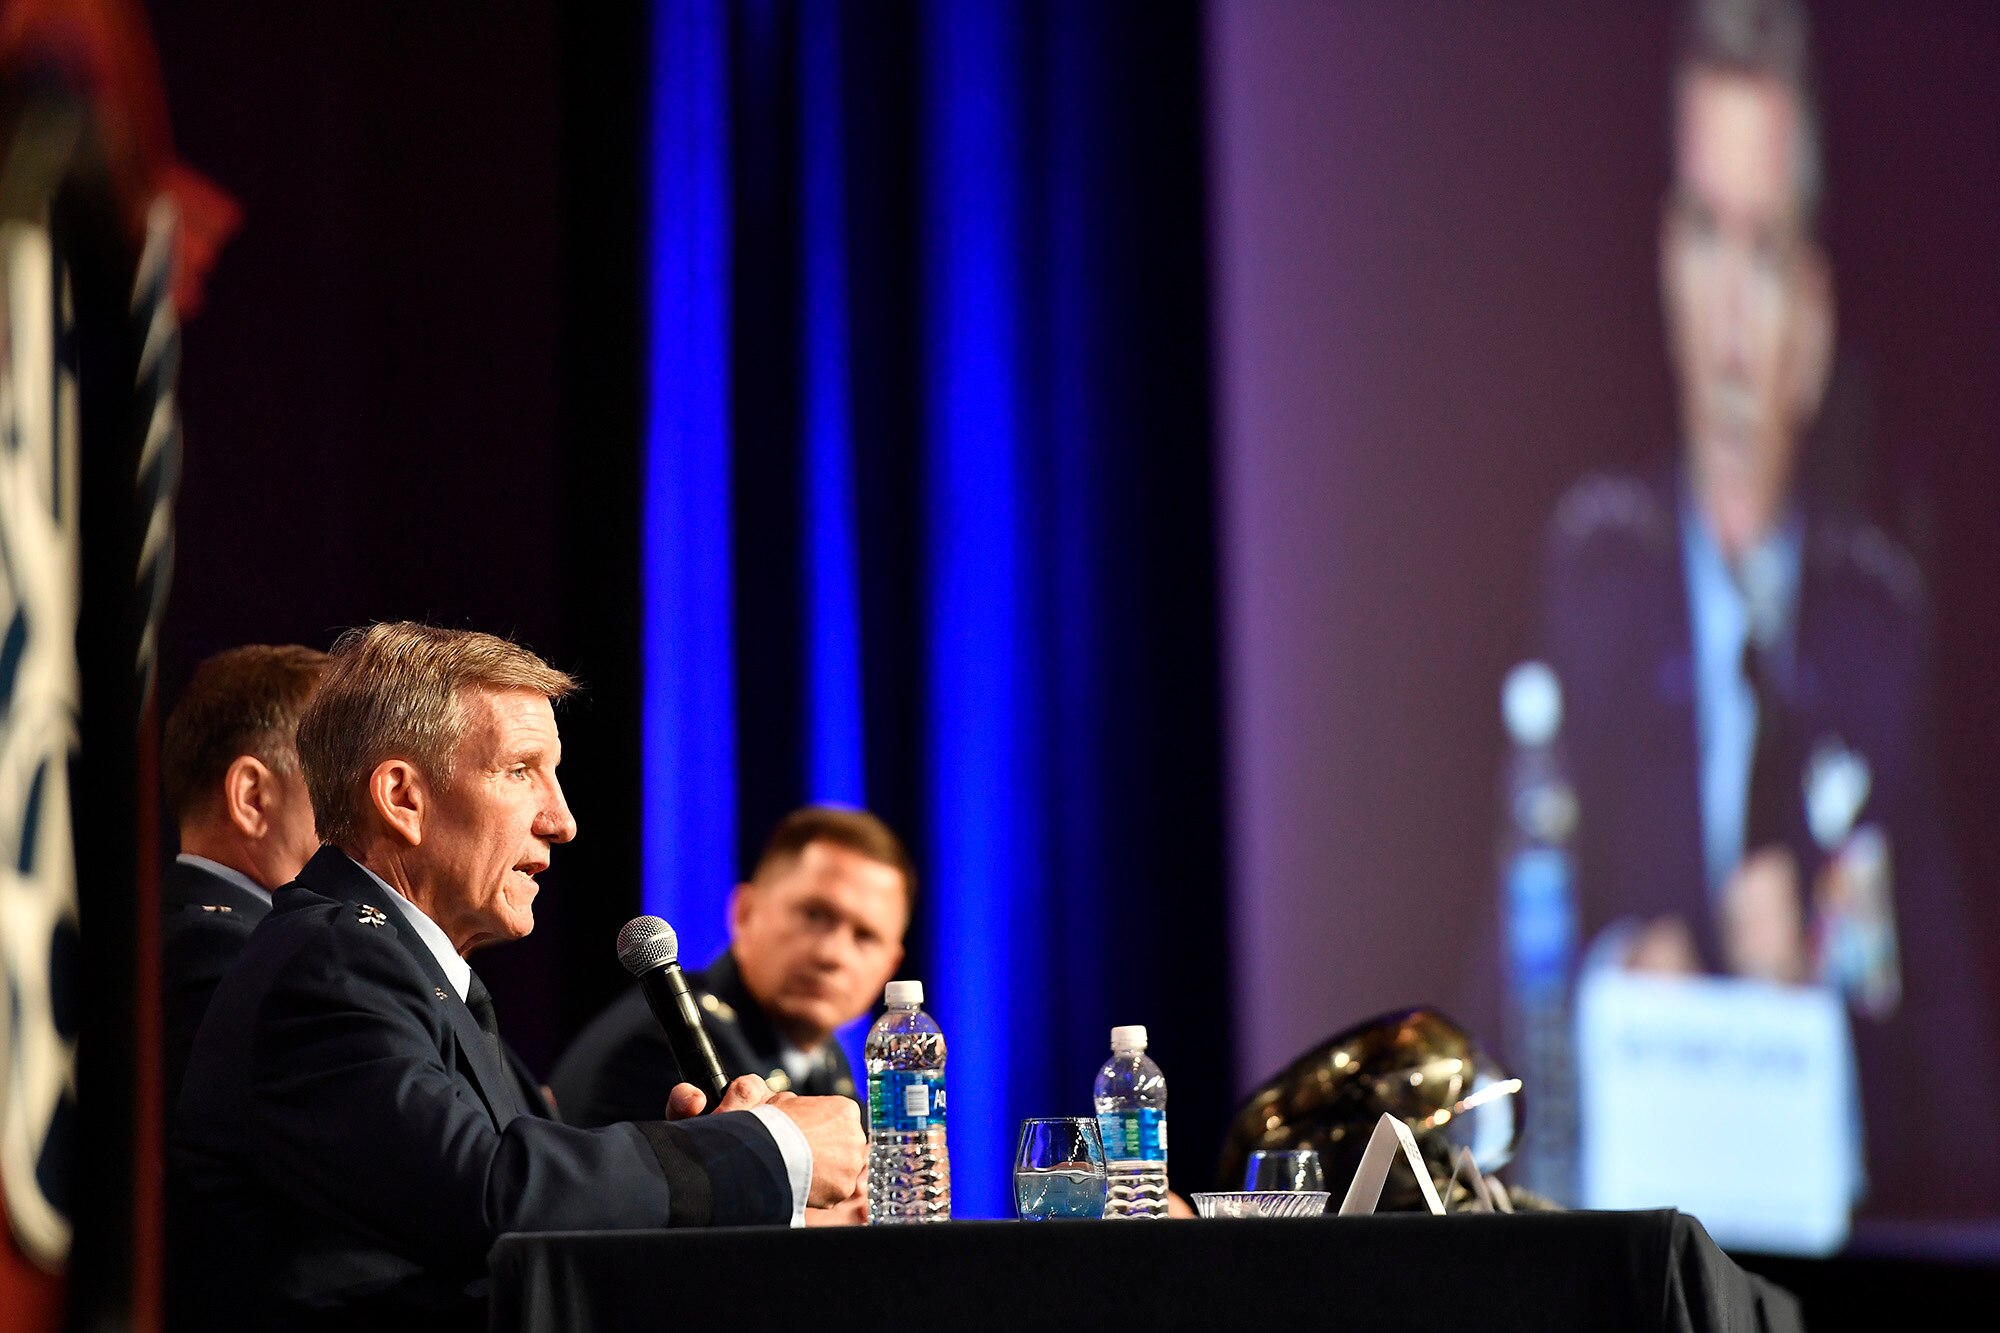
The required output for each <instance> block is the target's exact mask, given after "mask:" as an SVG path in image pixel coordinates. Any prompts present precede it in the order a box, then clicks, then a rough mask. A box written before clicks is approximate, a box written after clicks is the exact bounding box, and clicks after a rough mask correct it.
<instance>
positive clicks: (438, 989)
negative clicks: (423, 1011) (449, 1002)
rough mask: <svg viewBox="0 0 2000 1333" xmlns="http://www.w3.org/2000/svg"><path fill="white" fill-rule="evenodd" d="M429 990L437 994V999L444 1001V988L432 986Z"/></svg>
mask: <svg viewBox="0 0 2000 1333" xmlns="http://www.w3.org/2000/svg"><path fill="white" fill-rule="evenodd" d="M431 989H432V990H433V991H435V992H437V997H438V998H439V999H440V1000H442V999H444V998H445V993H444V987H442V986H433V987H431Z"/></svg>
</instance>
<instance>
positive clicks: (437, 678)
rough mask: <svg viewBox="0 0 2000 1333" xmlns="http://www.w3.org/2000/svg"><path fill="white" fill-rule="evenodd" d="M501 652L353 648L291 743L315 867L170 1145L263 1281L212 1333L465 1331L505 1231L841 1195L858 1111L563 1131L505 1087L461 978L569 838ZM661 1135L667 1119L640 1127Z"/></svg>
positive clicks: (243, 963)
mask: <svg viewBox="0 0 2000 1333" xmlns="http://www.w3.org/2000/svg"><path fill="white" fill-rule="evenodd" d="M573 688H574V682H573V681H571V680H570V678H569V677H568V676H566V675H564V674H563V673H562V672H560V671H556V670H555V669H553V668H551V667H550V666H549V665H548V664H547V663H545V662H543V661H542V660H541V659H540V658H538V657H536V656H535V655H534V654H532V653H530V652H528V651H526V650H525V649H522V648H520V647H518V646H516V645H514V644H512V643H509V642H507V641H506V640H504V639H498V638H494V637H493V636H491V635H486V634H477V633H473V632H470V631H463V630H445V629H437V628H433V627H430V626H425V625H415V624H408V623H398V624H384V625H375V626H372V627H370V628H368V629H366V630H357V631H350V632H349V633H348V634H346V635H343V636H342V638H341V639H340V641H339V642H338V643H336V644H335V645H334V649H333V654H332V665H331V666H330V668H329V669H328V671H327V674H326V678H325V680H324V681H323V682H322V683H321V686H320V688H319V690H318V692H317V693H316V694H315V695H314V697H313V700H312V703H311V704H310V705H309V706H308V708H307V710H306V714H305V716H304V717H303V718H302V719H301V721H300V724H299V753H300V758H301V760H302V762H303V764H304V767H305V774H306V784H307V788H308V790H309V791H310V793H311V795H312V802H313V810H314V814H315V816H316V817H317V820H318V824H319V831H320V835H321V837H322V839H323V840H324V841H325V842H326V843H327V846H325V847H324V848H322V849H321V851H320V852H319V854H318V855H316V856H315V857H314V858H313V859H312V860H311V861H310V862H309V863H307V865H306V868H305V869H304V871H302V872H301V873H300V875H299V878H298V880H297V881H296V882H295V883H294V884H293V885H291V886H290V887H289V888H287V889H286V890H285V891H284V892H283V893H282V894H280V895H279V901H278V905H277V907H276V908H275V909H274V910H273V912H272V913H271V915H270V917H268V918H267V919H266V922H265V924H264V926H263V927H262V928H260V929H259V930H258V932H257V934H256V936H255V937H254V938H253V939H252V940H251V942H250V945H249V947H248V948H247V949H246V950H245V951H244V953H243V956H242V957H241V958H240V959H239V961H238V963H237V965H236V967H235V968H234V969H232V971H231V972H230V974H229V976H228V977H227V978H225V979H224V981H223V983H222V986H221V987H220V988H219V990H218V991H217V993H216V999H215V1003H214V1004H213V1005H212V1006H211V1008H210V1012H209V1016H208V1018H207V1019H206V1020H205V1021H204V1022H203V1025H202V1030H201V1033H200V1036H199V1037H198V1038H197V1039H196V1042H195V1050H194V1056H193V1060H192V1062H191V1063H190V1065H189V1069H188V1074H187V1083H186V1088H185V1091H184V1093H183V1096H182V1101H181V1111H180V1117H179V1121H178V1124H177V1127H176V1133H175V1139H174V1155H173V1162H174V1167H175V1170H176V1173H177V1177H178V1185H179V1187H180V1188H181V1189H183V1190H185V1191H186V1192H187V1195H188V1196H189V1198H190V1199H191V1200H192V1201H193V1203H194V1205H195V1206H196V1208H197V1215H198V1216H199V1217H200V1218H201V1220H202V1223H203V1225H204V1227H205V1234H206V1237H207V1239H208V1241H209V1242H210V1243H212V1244H219V1245H221V1246H222V1247H223V1248H224V1251H225V1252H227V1253H229V1254H230V1255H231V1256H232V1266H236V1265H237V1264H238V1261H244V1260H247V1261H248V1262H242V1263H240V1270H239V1271H243V1272H248V1273H252V1274H255V1275H257V1277H256V1281H257V1282H258V1284H259V1285H258V1287H257V1289H256V1290H255V1291H253V1292H248V1293H238V1292H227V1293H225V1294H226V1295H227V1296H228V1297H229V1299H228V1301H227V1302H226V1304H227V1305H228V1306H229V1307H230V1308H225V1309H217V1310H211V1311H207V1312H205V1314H206V1318H207V1320H208V1323H209V1325H210V1326H214V1327H243V1326H255V1327H263V1326H283V1327H296V1326H301V1325H304V1324H308V1323H311V1322H313V1321H315V1320H317V1321H322V1322H324V1321H328V1320H331V1321H333V1322H337V1323H340V1324H342V1325H343V1326H346V1325H354V1326H360V1325H361V1324H362V1323H367V1324H370V1325H380V1324H384V1323H403V1322H411V1321H412V1320H413V1318H417V1317H421V1318H422V1319H424V1320H426V1321H429V1322H430V1323H432V1325H433V1326H434V1325H435V1323H436V1322H437V1321H438V1318H439V1317H440V1316H441V1317H442V1319H443V1322H447V1323H450V1322H456V1321H460V1320H464V1319H466V1318H468V1317H476V1313H477V1305H478V1302H479V1299H480V1293H481V1291H482V1284H483V1279H484V1276H485V1256H486V1252H487V1250H488V1248H489V1247H490V1246H491V1245H492V1243H493V1241H494V1240H495V1238H497V1237H498V1236H499V1235H500V1234H501V1233H502V1232H506V1231H562V1230H588V1229H617V1228H646V1227H660V1226H667V1225H676V1226H682V1225H694V1226H700V1225H710V1224H728V1223H758V1222H765V1223H783V1222H787V1221H790V1222H793V1223H797V1222H799V1221H801V1220H802V1219H803V1210H804V1208H805V1207H806V1206H807V1204H809V1203H810V1204H814V1205H830V1204H835V1203H841V1202H844V1201H845V1200H847V1199H849V1198H850V1197H852V1195H853V1193H854V1191H855V1188H856V1185H857V1183H858V1181H859V1178H860V1175H861V1170H862V1166H863V1162H864V1157H865V1140H864V1138H863V1136H862V1133H861V1127H860V1118H859V1115H858V1113H857V1112H856V1110H855V1106H854V1103H853V1102H851V1101H849V1100H848V1099H846V1098H837V1097H797V1096H794V1095H791V1094H785V1093H780V1094H773V1093H771V1092H770V1090H769V1089H768V1088H767V1087H765V1086H764V1085H763V1083H762V1082H761V1081H760V1080H754V1079H741V1080H738V1081H737V1083H736V1084H734V1085H732V1086H731V1089H730V1092H729V1094H728V1095H727V1096H726V1097H725V1099H724V1104H723V1106H722V1108H720V1109H719V1112H718V1114H715V1115H712V1116H708V1117H705V1118H702V1119H700V1120H693V1119H688V1118H686V1117H687V1116H689V1115H691V1114H692V1113H693V1112H695V1111H698V1110H699V1109H700V1107H701V1103H702V1098H701V1094H700V1093H698V1092H696V1091H695V1090H694V1089H693V1088H691V1087H686V1086H685V1085H684V1086H682V1087H680V1088H676V1089H675V1090H674V1093H673V1097H672V1099H671V1104H672V1105H673V1106H674V1108H675V1111H676V1112H677V1113H678V1117H679V1122H678V1123H668V1121H667V1120H665V1119H661V1120H653V1121H645V1122H635V1123H631V1124H623V1125H614V1126H610V1127H608V1128H604V1129H580V1128H576V1127H573V1126H567V1125H562V1124H559V1123H557V1122H556V1121H555V1120H553V1119H552V1118H550V1117H549V1116H548V1113H547V1108H546V1106H544V1105H543V1104H542V1103H541V1102H540V1099H539V1098H536V1097H534V1096H532V1095H531V1094H530V1093H529V1092H528V1091H527V1090H526V1089H524V1088H522V1086H521V1085H520V1082H519V1080H518V1079H516V1078H514V1077H513V1076H512V1075H511V1073H510V1071H509V1069H508V1067H507V1062H506V1059H505V1056H504V1053H503V1048H502V1046H501V1044H500V1040H499V1029H498V1024H497V1021H496V1020H495V1017H494V1015H493V1008H492V998H491V996H490V995H489V994H488V993H487V991H486V988H485V987H484V986H483V985H482V984H481V983H480V981H479V979H478V977H477V976H475V975H474V974H473V973H472V970H471V968H470V967H469V966H468V965H467V964H466V962H465V955H466V954H468V953H470V952H471V951H472V950H474V949H477V948H479V947H481V946H483V945H486V944H491V943H496V942H499V941H503V940H510V939H519V938H520V937H522V936H524V935H526V934H527V933H528V932H529V931H530V930H532V929H533V928H534V900H535V895H536V892H537V886H536V883H535V876H536V875H537V874H539V873H540V872H541V871H542V870H543V869H545V868H546V867H547V866H548V863H549V857H550V853H551V851H552V849H553V848H554V846H555V845H556V844H557V843H563V842H568V841H569V840H570V839H571V838H572V837H574V836H575V834H576V821H575V819H574V818H573V817H572V816H571V814H570V811H569V806H568V804H567V803H566V802H565V801H564V799H563V794H562V788H561V786H560V785H559V784H558V782H557V781H556V766H557V764H558V763H559V762H560V760H561V757H562V745H561V739H560V736H559V734H558V732H557V728H556V721H555V712H554V708H553V704H554V702H555V701H557V700H559V699H561V698H562V697H563V696H564V695H565V694H567V693H569V692H570V690H572V689H573ZM661 1109H662V1112H663V1113H664V1112H665V1110H666V1108H664V1107H663V1108H661Z"/></svg>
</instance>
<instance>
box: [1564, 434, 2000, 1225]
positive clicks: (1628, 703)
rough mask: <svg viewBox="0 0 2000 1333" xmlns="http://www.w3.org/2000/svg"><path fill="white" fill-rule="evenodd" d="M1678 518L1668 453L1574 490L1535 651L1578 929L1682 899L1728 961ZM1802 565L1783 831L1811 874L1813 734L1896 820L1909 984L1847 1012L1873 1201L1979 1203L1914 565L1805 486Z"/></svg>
mask: <svg viewBox="0 0 2000 1333" xmlns="http://www.w3.org/2000/svg"><path fill="white" fill-rule="evenodd" d="M1682 522H1683V518H1682V506H1681V504H1680V502H1679V492H1678V482H1677V478H1676V476H1675V474H1673V473H1672V472H1669V471H1662V472H1661V473H1660V474H1657V475H1655V476H1653V477H1649V478H1644V479H1641V478H1636V477H1616V476H1597V477H1591V478H1587V479H1585V480H1584V481H1582V482H1580V483H1578V484H1577V485H1576V486H1575V487H1574V488H1572V490H1571V491H1570V493H1569V494H1568V495H1567V496H1566V497H1565V499H1564V500H1563V502H1562V504H1561V506H1560V507H1559V508H1558V510H1557V513H1556V516H1555V520H1554V523H1553V524H1552V528H1551V532H1550V537H1549V543H1548V549H1547V557H1546V565H1545V569H1544V581H1543V590H1542V638H1541V651H1542V655H1543V656H1544V657H1545V659H1546V660H1547V661H1548V663H1549V664H1550V665H1551V666H1552V667H1553V668H1554V669H1555V672H1556V674H1557V676H1558V678H1559V679H1560V681H1561V683H1562V689H1563V720H1562V729H1561V738H1562V742H1563V744H1564V747H1565V750H1566V752H1567V756H1568V759H1569V764H1570V769H1571V776H1572V780H1573V781H1574V783H1575V786H1576V791H1577V797H1578V813H1579V823H1578V828H1577V834H1576V863H1577V885H1578V894H1579V912H1580V917H1581V920H1580V926H1581V929H1582V932H1583V933H1582V940H1583V943H1584V944H1585V945H1586V946H1587V945H1588V944H1589V942H1590V941H1591V940H1592V939H1593V938H1594V937H1595V936H1596V935H1597V933H1598V932H1599V931H1601V930H1602V929H1603V928H1604V927H1605V926H1606V925H1608V924H1609V923H1611V922H1613V921H1615V920H1618V919H1621V918H1632V919H1638V920H1646V919H1650V918H1653V917H1658V916H1664V915H1669V914H1672V915H1678V916H1680V917H1681V918H1683V919H1684V920H1686V921H1687V923H1688V924H1689V926H1690V927H1692V928H1693V930H1694V932H1695V936H1696V938H1697V940H1698V941H1699V943H1700V946H1701V949H1702V952H1703V954H1704V958H1705V961H1706V964H1707V966H1708V967H1709V968H1710V969H1719V966H1720V964H1721V962H1722V959H1721V957H1720V947H1719V936H1718V931H1717V922H1716V916H1715V911H1714V907H1713V904H1712V902H1711V901H1710V894H1709V891H1708V876H1707V870H1706V864H1705V860H1704V855H1703V850H1702V849H1703V841H1702V837H1703V830H1702V813H1701V777H1700V752H1699V751H1700V745H1699V734H1698V730H1697V717H1696V708H1697V703H1696V697H1695V669H1694V658H1693V631H1692V627H1691V620H1690V610H1689V596H1688V592H1687V587H1686V578H1685V575H1684V564H1683V541H1682V536H1683V535H1682V532H1681V523H1682ZM1798 580H1799V581H1798V588H1797V592H1796V599H1795V601H1794V604H1793V619H1792V634H1793V644H1792V666H1791V671H1790V673H1789V675H1790V681H1789V684H1788V689H1787V696H1788V697H1786V698H1785V700H1784V702H1785V703H1786V705H1787V707H1788V709H1789V712H1788V725H1787V728H1786V731H1787V733H1788V734H1789V736H1790V737H1791V738H1792V740H1793V743H1794V744H1795V745H1796V746H1797V747H1798V752H1797V753H1792V754H1789V755H1787V756H1785V758H1784V761H1783V762H1784V763H1785V764H1786V768H1785V769H1784V770H1783V771H1786V772H1790V773H1800V774H1801V775H1802V780H1801V782H1800V784H1799V788H1798V791H1799V797H1798V800H1797V801H1796V803H1795V806H1794V808H1793V809H1792V810H1791V811H1790V818H1789V825H1790V826H1789V829H1788V831H1787V837H1786V842H1787V843H1788V845H1789V846H1790V848H1791V849H1792V851H1793V852H1794V853H1795V855H1796V856H1797V857H1798V861H1799V865H1800V866H1801V868H1802V876H1801V879H1802V890H1803V892H1804V893H1805V894H1807V895H1808V896H1809V895H1810V894H1811V892H1812V889H1811V886H1812V883H1813V877H1814V875H1815V873H1816V872H1817V871H1818V869H1819V867H1820V866H1821V864H1822V863H1823V862H1824V860H1825V854H1824V853H1823V852H1822V851H1821V850H1820V848H1819V847H1818V845H1817V844H1816V843H1815V841H1814V839H1813V837H1812V834H1811V832H1810V831H1809V826H1808V819H1807V810H1806V801H1805V782H1804V781H1803V774H1804V772H1805V770H1806V768H1807V765H1808V763H1809V761H1810V759H1811V752H1812V751H1813V750H1815V749H1818V748H1820V747H1824V746H1828V745H1833V746H1837V747H1840V748H1841V749H1842V750H1844V751H1845V752H1848V753H1852V754H1854V755H1858V756H1860V757H1861V758H1862V759H1863V760H1864V761H1865V762H1866V764H1867V766H1868V769H1869V771H1870V772H1871V774H1872V779H1871V784H1870V789H1869V792H1868V796H1867V800H1866V804H1865V805H1864V806H1862V808H1861V809H1860V810H1859V811H1858V812H1857V814H1856V815H1855V818H1854V823H1855V824H1857V825H1861V824H1874V825H1876V826H1878V827H1879V828H1880V829H1882V830H1883V831H1884V833H1885V834H1886V836H1887V839H1888V843H1889V849H1890V858H1891V861H1892V863H1893V893H1894V903H1895V916H1896V925H1897V929H1898V932H1899V934H1900V954H1901V960H1902V962H1901V973H1902V985H1903V993H1902V998H1901V1001H1900V1003H1899V1004H1898V1006H1897V1007H1896V1009H1895V1011H1894V1012H1893V1013H1891V1014H1889V1015H1886V1016H1883V1017H1875V1016H1871V1015H1868V1014H1866V1013H1861V1012H1855V1011H1853V1010H1850V1026H1851V1027H1852V1030H1853V1034H1854V1043H1855V1054H1856V1061H1857V1065H1858V1069H1859V1075H1860V1079H1861V1083H1862V1104H1863V1106H1862V1110H1863V1122H1864V1133H1865V1137H1866V1145H1867V1156H1868V1170H1869V1177H1870V1182H1869V1183H1870V1193H1871V1198H1872V1202H1873V1203H1875V1204H1876V1205H1878V1206H1883V1205H1886V1206H1887V1207H1888V1208H1889V1209H1891V1210H1895V1209H1896V1208H1897V1205H1898V1203H1899V1202H1900V1201H1901V1200H1904V1199H1908V1200H1911V1201H1913V1204H1916V1206H1924V1207H1933V1208H1934V1207H1935V1206H1936V1202H1937V1201H1938V1200H1939V1199H1940V1198H1941V1197H1944V1196H1949V1195H1952V1194H1958V1195H1959V1196H1960V1197H1961V1198H1964V1199H1965V1200H1967V1201H1968V1202H1969V1201H1970V1200H1972V1199H1974V1198H1977V1197H1979V1194H1980V1192H1981V1191H1983V1190H1984V1189H1985V1188H1987V1184H1985V1183H1979V1184H1975V1182H1973V1181H1972V1179H1971V1178H1970V1176H1969V1175H1968V1173H1967V1171H1966V1170H1965V1159H1967V1158H1969V1157H1973V1156H1981V1154H1975V1153H1971V1152H1969V1151H1968V1150H1967V1145H1969V1144H1970V1143H1971V1142H1973V1141H1974V1140H1975V1139H1976V1138H1978V1137H1979V1136H1980V1135H1981V1134H1983V1133H1985V1132H1986V1131H1987V1130H1990V1124H1989V1125H1987V1126H1986V1127H1985V1129H1982V1128H1981V1127H1980V1125H1979V1123H1978V1122H1979V1121H1981V1120H1982V1119H1988V1118H1990V1115H1991V1110H1990V1108H1991V1106H1992V1102H1991V1100H1990V1091H1989V1079H1988V1076H1987V1074H1986V1072H1985V1071H1986V1068H1987V1063H1988V1061H1987V1054H1986V1052H1987V1041H1988V1034H1987V1025H1986V1019H1985V1015H1984V1013H1983V1011H1982V1009H1981V1003H1980V996H1981V991H1980V987H1979V985H1978V979H1977V974H1976V971H1975V964H1974V961H1973V959H1972V957H1971V956H1970V953H1969V951H1968V948H1967V938H1968V934H1969V932H1968V918H1967V915H1966V910H1965V906H1964V904H1963V902H1962V900H1961V896H1960V890H1959V886H1958V881H1957V876H1956V873H1955V871H1954V868H1953V862H1952V858H1951V855H1950V852H1949V848H1948V845H1947V841H1946V837H1945V832H1944V826H1943V822H1942V817H1943V805H1942V800H1941V793H1940V787H1939V782H1938V779H1937V768H1936V759H1935V750H1934V739H1935V738H1934V736H1933V728H1932V722H1931V710H1930V694H1929V670H1928V666H1929V664H1928V661H1927V654H1928V651H1929V642H1928V612H1927V605H1926V599H1925V595H1924V590H1923V584H1922V580H1921V577H1920V575H1919V573H1918V571H1917V569H1916V566H1915V564H1914V562H1912V561H1911V560H1910V558H1909V556H1908V555H1907V554H1906V553H1904V552H1903V551H1902V550H1901V548H1899V547H1897V546H1896V545H1895V544H1894V543H1892V542H1891V541H1890V540H1889V539H1888V538H1887V537H1886V536H1884V535H1883V534H1882V533H1881V532H1880V531H1879V530H1877V529H1876V528H1874V527H1872V526H1869V525H1868V524H1865V523H1863V522H1861V521H1860V520H1858V519H1855V518H1853V517H1851V516H1847V515H1843V514H1840V513H1838V512H1834V511H1830V510H1828V509H1825V508H1821V507H1817V506H1814V505H1811V504H1808V505H1806V506H1805V509H1804V513H1803V529H1802V539H1801V550H1800V567H1799V575H1798ZM1806 906H1807V907H1808V910H1809V908H1810V904H1809V903H1808V904H1806ZM1934 1173H1936V1174H1934ZM1918 1201H1921V1202H1920V1203H1918ZM1989 1202H1990V1200H1989Z"/></svg>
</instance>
